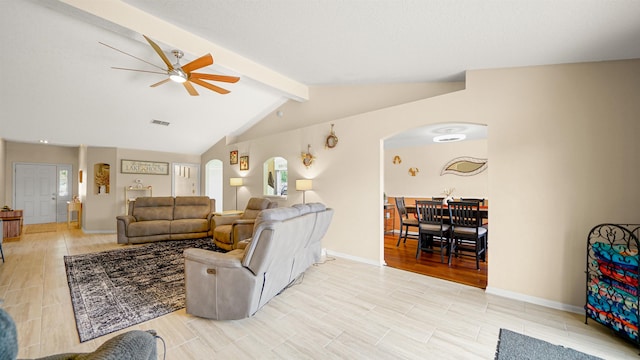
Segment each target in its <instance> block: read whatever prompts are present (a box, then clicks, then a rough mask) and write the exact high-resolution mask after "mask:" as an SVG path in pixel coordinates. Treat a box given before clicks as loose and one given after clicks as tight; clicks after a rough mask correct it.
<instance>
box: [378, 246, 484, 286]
mask: <svg viewBox="0 0 640 360" xmlns="http://www.w3.org/2000/svg"><path fill="white" fill-rule="evenodd" d="M397 242H398V235H397V234H389V235H385V237H384V260H385V261H386V263H387V266H390V267H393V268H397V269H402V270H406V271H411V272H415V273H419V274H423V275H427V276H432V277H436V278H440V279H444V280H449V281H454V282H457V283H461V284H465V285H470V286H474V287H478V288H482V289H484V288H486V287H487V262H480V270H476V263H475V260H474V259H472V258H454V259H453V261H452V263H451V267H449V265H448V264H447V259H446V258H445V262H444V263H441V262H440V253H439V252H434V253H428V252H424V251H423V252H422V253H421V254H420V256H419V257H418V258H417V259H416V248H417V246H418V241H417V240H415V239H411V238H409V239H407V242H406V243H402V242H400V246H398V247H396V243H397ZM487 261H488V256H487Z"/></svg>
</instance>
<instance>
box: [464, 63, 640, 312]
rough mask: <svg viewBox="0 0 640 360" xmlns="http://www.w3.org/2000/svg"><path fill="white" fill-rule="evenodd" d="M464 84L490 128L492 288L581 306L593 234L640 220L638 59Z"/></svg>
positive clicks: (493, 75)
mask: <svg viewBox="0 0 640 360" xmlns="http://www.w3.org/2000/svg"><path fill="white" fill-rule="evenodd" d="M467 80H468V87H469V88H470V89H472V94H473V103H471V104H469V106H470V107H472V108H473V109H474V113H475V116H477V117H478V118H480V119H486V122H487V123H488V124H489V158H490V164H491V165H490V166H491V167H490V178H489V193H490V194H491V214H490V223H491V236H490V237H491V251H492V252H491V261H490V262H489V287H490V288H491V289H499V290H504V291H508V292H514V293H517V294H524V295H526V296H531V297H535V298H542V299H546V300H549V301H551V302H560V303H564V304H571V305H574V306H576V309H579V308H580V306H581V305H583V304H584V300H585V299H584V286H585V275H584V270H585V256H586V255H585V254H586V237H587V234H588V232H589V230H590V229H591V227H593V226H594V225H596V224H599V223H603V222H614V223H638V222H639V220H640V207H638V203H640V190H639V188H638V186H637V183H638V181H637V179H638V176H639V175H640V169H639V168H638V166H637V163H638V161H637V156H638V154H639V153H640V142H638V134H639V130H640V121H638V114H640V102H639V101H638V96H639V94H640V61H638V60H635V61H619V62H603V63H590V64H575V65H558V66H544V67H532V68H524V69H505V70H492V71H475V72H471V73H469V74H468V76H467ZM494 259H496V260H497V261H493V260H494Z"/></svg>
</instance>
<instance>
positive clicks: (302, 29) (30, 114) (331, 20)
mask: <svg viewBox="0 0 640 360" xmlns="http://www.w3.org/2000/svg"><path fill="white" fill-rule="evenodd" d="M130 6H133V7H135V8H137V9H139V10H141V11H138V10H137V9H133V8H129V9H125V10H123V8H127V7H130ZM87 12H90V13H92V14H93V15H88V14H87ZM145 13H146V14H145ZM638 19H640V1H635V0H625V1H622V0H608V1H602V0H581V1H577V0H571V1H568V0H556V1H546V0H545V1H542V0H535V1H534V0H522V1H513V0H503V1H477V0H439V1H434V0H404V1H403V0H368V1H363V0H323V1H301V0H262V1H247V0H216V1H210V0H191V1H188V2H187V1H174V0H125V1H124V2H120V1H107V0H103V1H92V0H60V1H57V0H44V1H36V0H0V34H1V35H0V36H1V39H2V46H3V51H2V52H1V53H0V64H1V65H2V67H3V69H4V71H2V72H0V101H1V106H0V137H2V138H4V139H8V140H14V141H25V142H36V141H38V140H39V139H45V138H46V139H48V140H49V141H50V142H51V143H55V144H61V145H72V146H75V145H79V144H81V143H82V144H86V145H91V146H108V147H113V146H115V147H120V148H132V149H148V150H155V151H167V152H178V153H189V154H200V153H202V152H203V151H205V150H206V149H207V148H209V147H210V146H211V145H212V144H214V143H215V142H217V141H219V140H220V139H222V138H223V137H224V136H227V135H230V134H231V135H233V134H238V133H239V132H241V131H243V130H244V129H246V128H247V127H249V126H250V125H251V124H253V123H255V122H257V121H259V120H261V119H262V118H263V117H264V116H265V115H266V114H268V113H270V112H272V111H273V110H275V109H277V107H278V106H280V105H281V104H282V103H283V102H284V101H286V100H287V99H296V100H299V99H304V98H305V97H306V92H307V91H308V88H307V86H310V85H325V84H331V85H335V84H355V83H358V84H361V83H392V82H426V81H462V80H464V71H465V70H468V69H481V68H500V67H514V66H529V65H543V64H556V63H572V62H584V61H602V60H616V59H630V58H640V45H639V44H640V42H638V38H640V21H638ZM141 33H144V34H145V35H148V36H150V37H151V38H153V39H154V40H156V42H158V43H159V44H160V45H161V47H162V48H163V49H164V50H166V52H169V51H170V50H171V49H173V48H176V47H179V48H180V49H181V50H183V51H184V52H185V54H186V55H185V59H184V60H183V61H182V63H183V64H184V63H186V62H188V61H190V60H193V59H195V58H196V57H198V56H200V55H203V54H204V53H206V52H211V53H212V54H213V56H214V58H215V59H216V64H214V65H213V66H210V67H207V68H205V69H202V70H201V72H209V73H224V74H229V75H236V76H240V77H241V80H240V82H238V83H236V84H222V86H223V87H226V88H228V89H229V90H231V94H228V95H218V94H217V93H214V92H211V91H209V90H206V89H203V88H200V87H197V86H196V88H197V89H198V91H199V93H200V94H201V96H199V97H190V96H188V94H187V93H186V91H185V90H184V88H182V86H180V85H178V84H174V83H167V84H165V85H162V86H160V87H157V88H150V87H149V85H151V84H153V83H155V82H157V81H159V80H162V76H161V75H155V74H147V73H134V72H125V71H119V70H112V69H111V68H110V67H111V66H119V67H128V68H136V69H149V66H148V65H146V64H144V63H142V62H140V61H138V60H135V59H132V58H130V57H127V56H125V55H123V54H121V53H118V52H116V51H114V50H111V49H109V48H106V47H104V46H102V45H100V44H99V43H98V42H99V41H100V42H104V43H107V44H109V45H112V46H114V47H116V48H119V49H121V50H123V51H126V52H128V53H130V54H133V55H135V56H138V57H140V58H143V59H146V60H149V61H152V62H154V63H156V64H158V65H161V64H162V63H161V62H160V60H159V58H158V56H157V55H156V54H155V53H154V52H153V50H152V49H151V48H150V47H149V45H148V44H146V42H144V39H143V38H142V35H141ZM152 119H158V120H162V121H168V122H170V123H171V125H170V126H168V127H161V126H156V125H151V124H150V122H151V120H152Z"/></svg>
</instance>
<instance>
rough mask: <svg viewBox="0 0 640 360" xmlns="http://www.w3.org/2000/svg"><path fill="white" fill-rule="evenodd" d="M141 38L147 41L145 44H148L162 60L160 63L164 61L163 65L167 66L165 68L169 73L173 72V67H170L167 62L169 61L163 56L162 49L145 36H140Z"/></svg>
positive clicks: (169, 63)
mask: <svg viewBox="0 0 640 360" xmlns="http://www.w3.org/2000/svg"><path fill="white" fill-rule="evenodd" d="M142 36H144V38H145V39H147V42H148V43H149V45H151V47H152V48H153V50H155V51H156V52H157V53H158V55H160V58H161V59H162V61H164V63H165V65H167V68H168V69H169V71H171V70H173V65H171V62H170V61H169V59H167V55H165V54H164V52H163V51H162V49H160V46H158V44H156V43H154V42H153V40H151V39H149V38H148V37H147V36H146V35H142Z"/></svg>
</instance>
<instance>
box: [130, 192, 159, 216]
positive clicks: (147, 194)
mask: <svg viewBox="0 0 640 360" xmlns="http://www.w3.org/2000/svg"><path fill="white" fill-rule="evenodd" d="M139 196H153V188H152V187H151V185H149V186H125V188H124V199H125V200H124V213H125V215H129V203H130V202H131V201H136V198H137V197H139Z"/></svg>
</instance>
